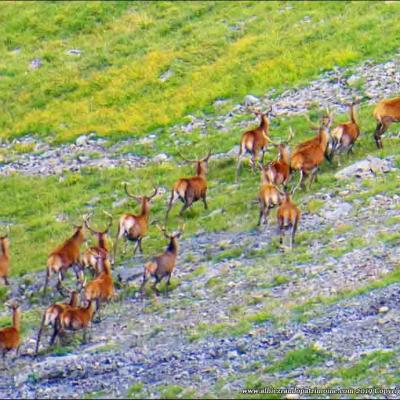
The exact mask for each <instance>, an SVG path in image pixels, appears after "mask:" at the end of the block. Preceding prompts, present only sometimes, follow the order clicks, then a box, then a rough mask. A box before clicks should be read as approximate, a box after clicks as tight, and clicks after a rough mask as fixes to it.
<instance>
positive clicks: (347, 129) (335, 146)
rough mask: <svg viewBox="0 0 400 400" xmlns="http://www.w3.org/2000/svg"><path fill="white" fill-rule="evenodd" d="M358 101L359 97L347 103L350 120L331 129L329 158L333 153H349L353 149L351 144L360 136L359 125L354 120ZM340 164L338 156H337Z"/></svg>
mask: <svg viewBox="0 0 400 400" xmlns="http://www.w3.org/2000/svg"><path fill="white" fill-rule="evenodd" d="M359 103H360V99H356V100H355V101H353V102H352V103H350V104H349V109H350V121H348V122H346V123H343V124H340V125H338V126H337V127H336V128H335V129H333V130H332V134H331V136H332V149H331V154H330V158H331V160H333V157H334V155H335V153H337V154H340V153H343V152H347V153H350V152H352V151H353V146H354V143H355V142H356V140H357V139H358V137H359V136H360V127H359V125H358V123H357V120H356V115H355V106H356V105H357V104H359ZM339 165H340V157H339Z"/></svg>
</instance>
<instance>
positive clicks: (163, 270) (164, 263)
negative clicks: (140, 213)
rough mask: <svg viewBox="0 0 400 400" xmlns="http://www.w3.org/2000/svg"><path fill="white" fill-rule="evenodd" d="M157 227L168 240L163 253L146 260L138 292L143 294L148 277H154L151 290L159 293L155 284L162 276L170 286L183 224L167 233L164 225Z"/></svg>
mask: <svg viewBox="0 0 400 400" xmlns="http://www.w3.org/2000/svg"><path fill="white" fill-rule="evenodd" d="M157 228H158V229H159V230H160V231H161V232H162V233H163V234H164V237H165V238H166V239H168V240H169V243H168V246H167V248H166V250H165V251H164V253H162V254H160V255H158V256H156V257H154V258H153V259H152V260H151V261H149V262H147V263H146V264H145V266H144V270H143V281H142V285H141V286H140V292H141V293H142V294H143V291H144V287H145V285H146V283H147V281H148V279H149V278H150V277H153V278H154V284H153V286H152V290H153V291H154V292H155V293H156V294H157V295H159V294H160V291H159V290H158V289H157V287H156V286H157V284H158V283H160V282H161V281H162V280H163V279H164V278H166V279H167V289H168V287H169V286H170V281H171V275H172V272H173V270H174V269H175V266H176V257H177V255H178V239H179V238H180V237H181V236H182V233H183V230H184V228H185V225H182V226H181V227H180V229H179V230H178V231H177V232H173V233H172V234H168V233H167V230H166V228H165V227H160V226H158V225H157Z"/></svg>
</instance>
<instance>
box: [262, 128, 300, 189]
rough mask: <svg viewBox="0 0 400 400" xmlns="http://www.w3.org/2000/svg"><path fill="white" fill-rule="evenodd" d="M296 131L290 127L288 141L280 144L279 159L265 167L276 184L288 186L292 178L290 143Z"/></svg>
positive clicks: (272, 181)
mask: <svg viewBox="0 0 400 400" xmlns="http://www.w3.org/2000/svg"><path fill="white" fill-rule="evenodd" d="M293 136H294V133H293V130H292V128H290V129H289V136H288V139H287V143H280V144H278V159H277V160H276V161H271V162H269V163H268V164H267V165H266V166H265V167H264V169H265V170H268V172H267V174H268V175H269V177H270V181H271V183H272V184H275V185H283V186H286V185H287V184H288V182H289V178H290V148H289V146H288V143H289V142H290V140H291V139H292V138H293Z"/></svg>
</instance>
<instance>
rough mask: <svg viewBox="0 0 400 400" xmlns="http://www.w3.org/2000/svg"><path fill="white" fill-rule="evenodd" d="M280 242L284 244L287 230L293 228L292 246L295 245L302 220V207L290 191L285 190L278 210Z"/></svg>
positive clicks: (291, 234)
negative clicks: (297, 203) (299, 206)
mask: <svg viewBox="0 0 400 400" xmlns="http://www.w3.org/2000/svg"><path fill="white" fill-rule="evenodd" d="M276 215H277V219H278V229H279V243H280V245H281V246H282V245H283V237H284V234H285V230H287V229H290V228H291V233H290V248H292V247H293V244H294V239H295V235H296V231H297V227H298V224H299V220H300V209H299V208H298V207H297V205H296V204H295V203H294V202H293V200H292V198H291V195H290V193H288V192H285V193H284V196H283V200H282V203H281V205H280V206H279V208H278V210H277V214H276Z"/></svg>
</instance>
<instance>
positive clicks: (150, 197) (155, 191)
mask: <svg viewBox="0 0 400 400" xmlns="http://www.w3.org/2000/svg"><path fill="white" fill-rule="evenodd" d="M157 192H158V187H156V186H154V193H153V194H152V195H150V196H148V198H149V199H152V198H153V197H154V196H155V195H156V194H157Z"/></svg>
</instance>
